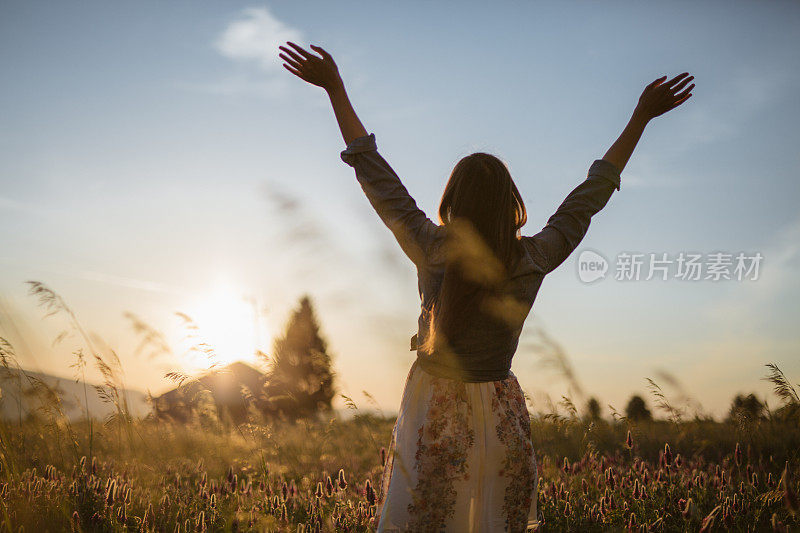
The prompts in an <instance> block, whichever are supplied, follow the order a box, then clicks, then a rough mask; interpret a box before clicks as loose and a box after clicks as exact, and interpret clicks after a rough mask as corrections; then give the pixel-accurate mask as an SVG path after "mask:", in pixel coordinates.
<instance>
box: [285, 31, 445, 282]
mask: <svg viewBox="0 0 800 533" xmlns="http://www.w3.org/2000/svg"><path fill="white" fill-rule="evenodd" d="M287 44H288V45H289V46H290V47H292V48H293V50H290V49H289V48H287V47H285V46H281V47H279V48H280V49H281V50H282V51H283V53H281V54H279V55H280V57H281V59H283V60H284V61H286V64H285V65H284V67H285V68H286V70H288V71H289V72H291V73H292V74H294V75H295V76H297V77H299V78H300V79H302V80H304V81H306V82H308V83H311V84H313V85H317V86H318V87H322V88H323V89H325V91H326V92H327V93H328V96H329V97H330V99H331V105H332V106H333V112H334V114H335V115H336V121H337V122H338V123H339V130H341V132H342V138H343V139H344V142H345V144H346V145H347V147H346V148H345V150H343V151H342V153H341V154H340V155H341V158H342V161H344V162H345V163H347V164H348V165H350V166H351V167H353V168H354V169H355V171H356V179H358V182H359V183H360V184H361V188H362V189H363V190H364V194H366V196H367V199H368V200H369V202H370V203H371V204H372V207H373V208H374V209H375V211H376V212H377V213H378V216H379V217H380V218H381V220H382V221H383V223H384V224H385V225H386V226H387V227H388V228H389V229H390V230H391V231H392V233H393V234H394V236H395V238H396V239H397V242H398V243H399V244H400V247H401V248H402V249H403V251H404V252H405V253H406V255H407V256H408V257H409V258H410V259H411V260H412V261H413V262H414V263H415V264H416V265H417V266H422V265H424V264H425V263H426V262H427V261H428V259H429V258H430V255H431V251H432V250H433V249H434V248H435V247H436V246H437V244H438V243H440V242H441V240H442V238H443V236H444V232H443V230H442V228H441V227H440V226H438V225H436V224H435V223H434V222H433V221H432V220H430V219H429V218H428V217H427V216H426V215H425V213H424V212H423V211H422V210H421V209H420V208H419V207H417V204H416V202H415V201H414V199H413V198H412V197H411V195H410V194H409V193H408V190H407V189H406V188H405V186H404V185H403V184H402V182H401V181H400V178H399V177H398V176H397V174H396V173H395V171H394V170H392V167H391V166H389V163H387V162H386V160H385V159H384V158H383V157H382V156H381V155H380V154H379V153H378V148H377V144H376V142H375V134H374V133H373V134H367V130H366V129H365V128H364V125H363V124H361V121H360V120H359V118H358V115H356V112H355V111H354V110H353V106H352V105H351V104H350V99H349V98H348V97H347V92H346V91H345V89H344V83H343V82H342V78H341V76H339V69H338V67H337V66H336V63H335V62H334V61H333V58H332V57H331V55H330V54H329V53H328V52H326V51H325V50H323V49H322V48H320V47H319V46H314V45H311V48H312V49H313V50H314V51H315V52H318V53H319V54H320V56H321V57H319V56H316V55H314V54H311V53H309V52H307V51H306V50H304V49H303V48H301V47H300V46H297V45H296V44H294V43H292V42H289V43H287Z"/></svg>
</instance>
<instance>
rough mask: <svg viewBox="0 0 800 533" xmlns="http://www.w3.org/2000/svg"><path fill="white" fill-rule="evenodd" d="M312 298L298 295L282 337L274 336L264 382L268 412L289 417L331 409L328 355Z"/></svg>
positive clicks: (330, 380)
mask: <svg viewBox="0 0 800 533" xmlns="http://www.w3.org/2000/svg"><path fill="white" fill-rule="evenodd" d="M319 329H320V328H319V324H318V322H317V318H316V315H315V313H314V309H313V307H312V305H311V299H310V298H309V297H308V296H307V295H306V296H303V297H302V298H300V305H299V307H298V308H297V309H296V310H295V311H294V312H293V313H292V316H291V318H290V319H289V322H288V324H287V326H286V331H285V333H284V335H283V337H281V338H279V339H276V341H275V344H274V347H273V353H272V359H271V361H270V369H269V372H268V375H267V381H266V385H265V395H266V397H267V405H266V409H265V410H266V411H267V413H269V414H271V415H273V416H275V415H277V416H279V417H282V418H287V419H290V420H295V419H297V418H303V417H310V416H314V415H315V414H317V413H319V412H321V411H330V410H331V400H333V396H334V394H335V390H334V383H333V378H334V375H333V370H332V369H331V358H330V356H329V355H328V348H327V343H326V342H325V340H324V339H323V338H322V337H321V335H320V332H319Z"/></svg>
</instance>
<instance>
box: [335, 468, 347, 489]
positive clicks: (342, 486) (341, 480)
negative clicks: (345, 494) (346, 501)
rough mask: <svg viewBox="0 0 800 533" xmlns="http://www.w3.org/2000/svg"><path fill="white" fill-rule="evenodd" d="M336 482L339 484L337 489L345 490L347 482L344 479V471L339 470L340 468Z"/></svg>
mask: <svg viewBox="0 0 800 533" xmlns="http://www.w3.org/2000/svg"><path fill="white" fill-rule="evenodd" d="M337 481H338V484H339V488H340V489H341V490H344V489H346V488H347V480H346V479H345V478H344V469H341V468H340V469H339V475H338V479H337Z"/></svg>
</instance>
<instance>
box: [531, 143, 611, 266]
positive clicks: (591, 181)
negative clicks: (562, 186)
mask: <svg viewBox="0 0 800 533" xmlns="http://www.w3.org/2000/svg"><path fill="white" fill-rule="evenodd" d="M619 189H620V172H619V170H618V169H617V168H616V166H614V165H613V164H612V163H610V162H608V161H606V160H604V159H597V160H595V161H594V162H593V163H592V165H591V166H590V167H589V172H588V175H587V178H586V180H585V181H584V182H583V183H581V184H580V185H578V186H577V187H576V188H575V189H574V190H573V191H572V192H571V193H569V195H568V196H567V198H566V199H565V200H564V202H563V203H562V204H561V206H560V207H559V208H558V209H557V210H556V212H555V213H554V214H553V216H551V217H550V218H549V219H548V221H547V225H546V226H545V227H544V228H543V229H542V231H540V232H539V233H537V234H536V235H534V236H532V237H523V242H524V243H525V244H526V245H527V246H528V247H529V249H531V250H533V251H534V253H535V254H536V255H537V256H538V257H539V259H540V260H541V262H542V263H543V264H544V265H545V268H546V271H547V272H551V271H553V270H555V269H556V268H557V267H558V266H559V265H560V264H561V263H563V262H564V260H565V259H566V258H567V257H569V255H570V254H571V253H572V252H573V251H574V250H575V248H577V247H578V244H580V242H581V241H582V240H583V237H584V236H585V235H586V232H587V231H588V230H589V224H590V223H591V219H592V216H594V215H595V214H596V213H597V212H598V211H600V210H601V209H603V207H605V205H606V204H607V203H608V200H609V199H610V198H611V195H612V194H613V193H614V191H615V190H617V191H618V190H619Z"/></svg>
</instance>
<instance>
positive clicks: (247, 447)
mask: <svg viewBox="0 0 800 533" xmlns="http://www.w3.org/2000/svg"><path fill="white" fill-rule="evenodd" d="M30 286H31V293H32V295H34V296H35V297H36V298H37V299H38V301H39V302H40V304H41V305H42V306H43V308H44V309H45V311H46V313H48V314H60V315H62V316H63V317H64V318H66V320H67V324H68V327H69V330H68V331H67V332H66V333H65V334H63V335H59V336H58V337H59V338H58V339H57V340H58V341H59V342H65V341H66V339H67V338H73V339H74V340H75V342H76V344H77V346H76V347H75V349H74V351H73V354H74V356H75V358H76V360H75V363H74V365H75V366H74V368H75V371H76V377H79V378H83V383H84V387H85V388H84V394H85V396H84V399H85V400H86V410H85V413H86V415H87V416H86V417H85V419H84V420H81V421H70V420H69V419H68V418H67V417H66V416H65V415H64V409H63V408H62V405H61V399H60V396H59V394H58V391H55V390H53V389H52V388H51V387H49V386H48V385H47V384H46V383H44V382H43V381H42V380H40V379H37V378H35V377H34V376H31V375H30V374H29V373H26V372H25V371H24V369H23V368H22V366H21V365H20V362H19V357H18V356H17V353H16V351H15V348H14V346H13V345H12V344H11V343H10V342H8V341H7V340H6V339H4V338H2V337H0V363H1V364H2V365H3V367H4V368H6V369H7V370H15V373H14V375H16V376H18V378H19V380H20V381H21V382H24V383H21V384H20V386H22V385H24V386H25V387H27V390H28V391H29V393H30V398H29V399H30V400H31V401H35V402H36V403H37V406H38V408H37V410H36V411H35V412H34V413H33V414H32V415H31V416H28V418H27V419H23V418H22V415H21V412H22V410H21V407H20V416H19V417H18V419H17V420H5V421H1V422H0V528H2V529H3V530H5V531H15V532H16V531H20V530H21V528H24V530H25V531H31V530H73V531H130V530H135V531H244V530H248V531H249V530H252V531H291V532H296V531H303V532H306V531H351V532H358V531H370V530H372V529H374V525H375V524H374V523H373V517H374V515H375V513H376V503H377V501H378V497H379V495H378V494H376V489H375V487H376V486H380V484H379V478H380V475H381V472H382V468H383V461H384V460H385V458H386V450H385V449H384V448H383V445H384V444H385V443H388V441H389V437H390V435H391V431H392V426H393V423H394V420H393V419H392V418H391V417H386V416H383V414H381V413H380V412H379V414H374V413H370V412H366V411H364V410H362V409H359V408H358V406H357V405H356V403H355V402H354V401H353V400H352V398H349V397H347V396H344V397H343V399H344V402H345V405H346V406H347V407H348V409H349V410H350V411H351V412H352V414H353V415H354V416H352V417H348V418H347V419H343V418H339V417H336V416H334V417H333V418H329V419H313V420H301V421H299V422H297V423H293V424H289V423H280V422H275V421H271V420H267V419H264V418H263V416H262V415H260V413H259V412H257V411H256V410H255V409H253V410H251V413H250V417H249V419H248V421H247V422H245V423H243V424H232V423H230V422H226V421H225V420H224V419H222V420H221V419H220V418H219V417H218V416H217V413H216V412H215V409H213V401H211V399H210V398H206V404H210V405H206V407H203V402H199V403H200V408H198V409H196V410H195V413H194V416H193V418H192V419H191V420H190V421H189V422H188V423H186V424H174V423H170V422H167V421H165V420H161V419H159V418H158V417H154V416H148V417H145V418H141V419H139V418H136V417H134V416H132V415H131V413H130V410H129V408H128V405H127V402H126V399H125V395H124V394H123V393H122V391H123V390H124V374H123V372H122V366H121V364H120V359H119V357H117V354H116V353H115V352H114V351H113V350H112V349H110V348H109V347H107V346H105V344H104V343H103V342H102V341H100V340H99V339H97V338H96V337H92V336H90V335H88V334H87V333H86V331H85V330H84V329H83V327H82V326H81V324H80V323H79V322H78V319H77V316H76V314H75V313H74V312H73V311H72V310H71V309H70V308H69V307H68V306H66V304H65V302H64V301H63V299H61V298H60V297H59V296H58V295H57V294H56V293H55V292H53V291H52V290H50V289H49V288H47V287H46V286H44V285H43V284H41V283H31V285H30ZM131 322H132V325H133V327H134V329H135V330H136V331H138V332H139V333H140V335H141V336H142V339H143V340H142V344H141V345H140V347H139V348H138V349H139V350H145V349H146V350H159V349H168V345H166V343H161V341H163V338H160V337H159V336H158V333H157V332H155V330H152V328H149V327H148V326H146V324H144V323H143V322H142V321H141V320H140V319H138V318H136V319H135V320H134V319H133V318H131ZM186 324H187V328H188V330H189V332H190V334H192V333H191V332H192V331H194V330H193V329H192V322H191V319H190V318H188V317H186ZM159 339H160V340H159ZM542 342H543V346H544V347H545V348H547V349H549V350H550V351H551V352H552V356H551V363H550V364H554V365H557V366H558V367H559V368H560V369H561V371H562V372H564V373H565V375H566V376H567V377H568V378H569V376H572V378H574V373H572V372H571V367H570V366H569V362H568V360H567V359H566V356H565V354H564V353H563V351H560V350H559V348H558V346H557V344H556V343H555V342H554V341H552V339H547V338H545V339H544V340H543V341H542ZM195 344H196V349H197V350H200V351H202V352H203V353H206V354H208V355H209V364H210V365H213V364H214V360H213V359H214V358H213V357H212V356H213V348H212V347H210V346H208V345H207V344H205V343H204V342H203V341H202V339H199V338H198V339H197V342H196V343H195ZM89 364H93V365H94V366H95V368H97V369H98V370H99V372H100V374H101V376H102V378H103V382H102V384H101V385H99V386H98V387H99V388H98V393H100V394H101V397H102V398H103V399H104V400H105V401H106V402H108V404H109V405H110V406H111V407H112V413H111V415H110V416H109V417H107V418H106V419H105V420H104V421H102V423H98V421H96V420H93V419H92V418H91V417H90V416H88V415H89V414H90V413H89V410H88V393H87V391H88V387H89V384H87V383H86V381H85V368H86V367H87V365H89ZM173 377H174V378H175V381H176V384H184V383H186V382H187V380H192V379H193V376H186V375H182V374H179V373H175V374H174V376H173ZM764 379H767V380H768V381H770V382H771V383H772V384H773V386H774V388H775V393H776V396H777V397H778V399H779V400H780V401H781V402H782V406H781V408H779V409H777V410H773V411H769V412H768V413H767V416H765V417H762V418H756V419H744V420H739V421H738V422H737V423H734V422H732V421H715V420H712V419H710V418H709V417H706V416H703V415H702V414H701V413H700V410H699V409H694V410H693V411H694V412H693V413H691V414H690V412H691V411H692V410H691V409H689V408H688V407H687V404H686V402H683V403H681V402H677V403H676V402H675V401H673V400H672V399H670V398H669V397H668V396H667V394H665V393H664V391H663V390H662V388H661V387H660V386H659V385H658V384H657V383H656V382H655V381H654V380H649V384H650V392H651V394H652V396H653V398H654V399H655V401H656V406H657V408H658V409H659V410H660V411H661V412H662V413H663V414H664V416H665V417H666V418H665V419H663V420H648V421H636V420H631V419H628V418H626V417H625V416H623V415H620V414H619V413H617V412H616V410H613V408H612V415H613V416H612V419H611V420H602V419H599V420H590V419H588V418H585V417H582V416H581V415H580V414H579V412H578V409H577V408H576V407H575V404H574V402H573V400H572V399H571V398H570V397H564V398H562V401H561V402H560V406H553V408H552V410H551V411H550V412H546V413H542V414H541V415H539V416H534V417H533V418H532V428H531V430H532V439H533V444H534V448H535V450H536V453H537V456H538V459H539V464H540V482H539V487H538V497H539V508H540V512H541V517H542V526H541V528H540V529H541V530H543V531H609V530H614V531H619V530H629V531H633V530H636V531H698V530H699V531H711V530H734V531H753V530H775V531H790V530H797V529H799V528H800V517H798V511H800V509H798V497H797V494H798V490H800V486H798V479H800V476H798V460H799V459H800V457H798V454H799V453H800V452H799V451H798V450H800V417H799V416H798V413H800V409H799V408H798V406H800V400H798V396H797V392H796V391H797V389H796V388H795V387H794V386H793V385H791V383H790V381H789V380H788V379H787V377H786V376H785V375H784V374H783V372H781V371H780V369H779V368H778V367H777V366H775V365H772V364H770V365H768V367H767V375H766V376H765V377H764ZM573 381H574V383H573V384H572V386H571V389H572V390H577V391H580V385H579V384H578V383H577V381H576V380H574V379H573ZM201 392H202V391H201ZM366 397H367V400H368V401H369V402H370V403H371V404H375V402H374V399H372V398H371V396H369V394H367V395H366ZM0 401H4V400H2V399H0Z"/></svg>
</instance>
